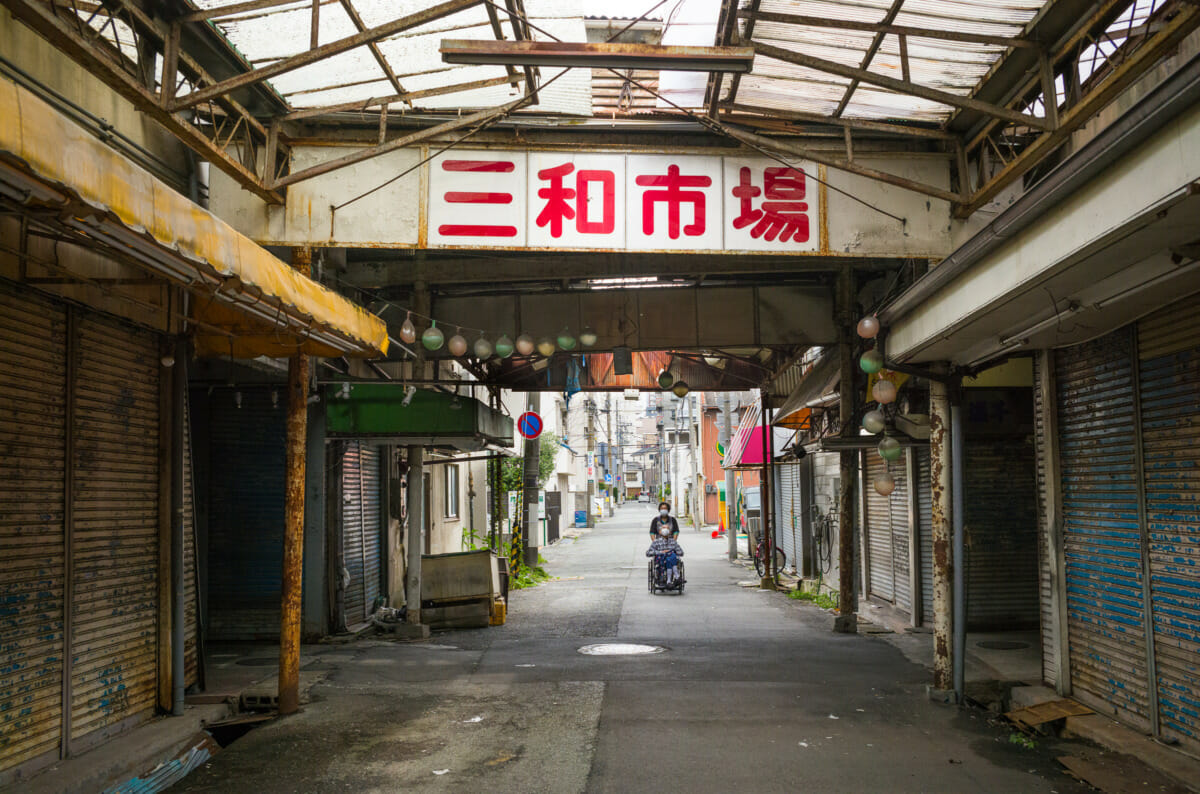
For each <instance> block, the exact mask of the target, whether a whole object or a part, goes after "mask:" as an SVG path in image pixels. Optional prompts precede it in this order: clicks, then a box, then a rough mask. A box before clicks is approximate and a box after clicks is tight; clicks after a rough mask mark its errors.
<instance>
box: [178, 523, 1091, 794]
mask: <svg viewBox="0 0 1200 794" xmlns="http://www.w3.org/2000/svg"><path fill="white" fill-rule="evenodd" d="M652 515H653V513H652V510H651V508H650V507H649V506H648V505H640V504H630V505H627V506H625V507H623V508H621V509H620V510H619V511H618V513H617V516H616V517H615V518H614V519H610V520H608V521H605V522H602V523H601V524H600V525H599V526H598V527H597V528H596V529H595V530H593V531H591V532H588V533H586V534H584V535H583V536H582V537H580V538H579V539H578V540H575V541H570V540H568V541H565V542H563V543H561V544H558V545H556V546H553V547H549V548H547V549H544V550H543V556H544V557H545V558H546V559H547V561H548V564H547V566H546V567H547V570H548V571H549V572H550V573H552V574H553V575H555V576H557V577H558V579H557V580H556V581H552V582H549V583H546V584H544V585H541V586H539V587H537V588H533V589H530V590H523V591H519V592H515V593H514V594H513V596H512V599H511V607H510V613H509V621H508V624H507V625H505V626H502V627H496V628H492V629H480V630H472V631H458V632H446V633H440V634H437V635H435V637H434V638H433V639H432V640H430V641H428V642H422V643H400V642H391V641H384V640H377V639H375V640H361V641H359V642H357V643H354V644H352V645H348V646H340V647H339V646H332V647H330V646H314V647H308V646H306V647H305V649H304V670H305V672H306V674H309V675H320V676H323V678H324V680H323V681H322V682H321V683H320V684H318V685H317V686H315V688H314V689H313V690H312V698H313V700H312V702H311V703H309V704H308V705H307V706H306V707H305V708H304V709H303V711H302V713H300V714H298V715H295V716H292V717H289V718H287V719H284V720H279V721H277V722H274V723H272V724H270V725H268V726H266V727H263V728H259V729H257V730H255V731H252V732H251V733H249V734H247V735H246V736H245V737H244V738H242V739H240V740H239V741H237V742H235V743H234V744H232V745H230V746H229V747H228V748H227V749H225V750H224V751H222V752H221V753H220V754H218V755H217V756H216V757H215V758H214V759H213V760H212V762H211V763H209V764H208V766H207V767H206V768H204V769H201V770H198V771H197V772H196V773H193V775H192V776H191V777H189V778H188V779H187V780H185V781H184V782H183V783H182V784H181V785H180V786H178V787H176V789H175V790H177V791H221V792H257V793H260V794H271V793H273V792H327V791H328V792H333V791H354V792H398V791H404V792H414V791H415V792H425V791H453V792H458V791H470V792H477V791H486V792H488V794H507V792H513V793H514V794H515V793H516V792H521V793H523V794H524V793H525V792H622V793H625V792H658V793H662V792H742V791H753V792H760V793H765V792H776V791H778V792H785V791H786V792H794V791H804V792H875V791H879V792H910V791H911V792H917V791H927V792H968V791H969V792H993V791H994V792H1006V794H1007V793H1008V792H1064V793H1065V792H1076V791H1089V790H1090V789H1088V788H1087V787H1085V786H1083V785H1082V784H1080V783H1077V782H1075V781H1074V780H1073V779H1071V778H1069V777H1067V776H1066V775H1065V774H1064V773H1063V772H1062V771H1061V769H1060V767H1059V766H1058V764H1057V763H1056V762H1055V761H1054V760H1053V759H1054V756H1055V755H1056V754H1057V753H1056V750H1057V748H1056V745H1055V742H1054V741H1053V740H1044V741H1042V742H1039V744H1038V746H1037V747H1035V748H1033V749H1027V748H1025V747H1022V746H1019V745H1017V744H1014V743H1012V742H1010V741H1009V737H1010V734H1011V732H1010V731H1009V730H1008V729H1007V728H1005V727H1003V726H1001V725H998V724H993V723H992V722H990V721H989V715H988V714H987V713H986V712H981V711H978V710H960V709H957V708H953V707H947V706H939V705H935V704H933V703H930V702H929V701H928V700H927V699H926V697H925V685H926V683H927V682H928V681H929V674H928V672H927V671H926V670H924V669H923V668H921V667H919V666H917V665H915V664H913V663H911V662H909V661H907V660H906V659H905V658H904V656H903V655H902V654H901V653H900V652H899V651H898V650H897V649H896V648H894V647H893V646H892V645H890V644H889V643H887V642H885V641H883V640H881V639H879V638H875V637H869V636H843V635H836V634H833V633H832V631H831V626H832V617H831V616H830V615H829V614H828V613H826V612H824V611H822V610H820V609H817V608H816V607H813V606H811V605H808V604H805V603H803V602H797V601H791V600H788V599H787V598H785V597H784V596H783V595H781V594H778V593H769V592H764V591H761V590H758V589H756V588H748V587H742V586H739V581H743V580H746V579H748V578H751V574H748V573H747V572H746V570H745V569H744V568H741V567H738V566H735V565H732V564H730V563H729V562H728V560H727V559H726V558H725V556H724V555H725V549H726V544H725V541H714V540H711V539H710V538H709V537H708V536H706V535H702V534H700V533H698V532H696V531H694V530H692V529H691V528H684V529H683V531H682V533H681V535H680V542H681V544H682V545H683V547H684V549H685V555H686V556H685V561H686V563H687V575H688V583H687V587H686V592H685V593H684V594H683V595H681V596H676V595H671V594H659V595H653V596H652V595H650V593H649V592H648V591H647V587H646V563H645V556H644V554H645V551H646V548H647V547H648V545H649V535H648V524H649V521H650V519H651V517H652ZM600 643H634V644H647V645H653V646H658V647H662V648H664V649H665V650H664V651H662V652H660V653H655V654H648V655H636V656H588V655H584V654H581V653H580V652H579V649H580V648H581V647H583V646H587V645H591V644H600Z"/></svg>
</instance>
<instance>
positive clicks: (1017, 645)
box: [975, 640, 1029, 651]
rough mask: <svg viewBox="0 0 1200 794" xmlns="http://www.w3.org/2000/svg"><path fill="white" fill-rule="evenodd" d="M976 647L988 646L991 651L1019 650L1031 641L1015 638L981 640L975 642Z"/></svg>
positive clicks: (1026, 646)
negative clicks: (1014, 639)
mask: <svg viewBox="0 0 1200 794" xmlns="http://www.w3.org/2000/svg"><path fill="white" fill-rule="evenodd" d="M975 647H976V648H987V649H988V650H989V651H1019V650H1021V649H1022V648H1028V647H1029V643H1027V642H1015V641H1013V640H980V641H979V642H977V643H975Z"/></svg>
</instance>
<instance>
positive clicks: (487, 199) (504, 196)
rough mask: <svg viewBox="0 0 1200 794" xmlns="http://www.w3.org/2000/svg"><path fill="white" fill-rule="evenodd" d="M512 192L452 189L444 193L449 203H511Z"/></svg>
mask: <svg viewBox="0 0 1200 794" xmlns="http://www.w3.org/2000/svg"><path fill="white" fill-rule="evenodd" d="M512 200H513V197H512V193H471V192H468V191H463V190H458V191H456V190H452V191H450V192H449V193H447V194H446V201H447V202H449V203H451V204H512Z"/></svg>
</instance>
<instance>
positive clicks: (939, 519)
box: [929, 380, 954, 701]
mask: <svg viewBox="0 0 1200 794" xmlns="http://www.w3.org/2000/svg"><path fill="white" fill-rule="evenodd" d="M949 433H950V400H949V395H948V394H947V387H946V384H945V383H942V382H940V381H936V380H931V381H930V382H929V463H930V478H929V479H930V487H931V488H932V489H933V494H932V498H931V500H930V501H931V502H932V505H933V509H932V514H931V516H930V524H931V525H930V527H929V530H930V533H931V537H932V539H933V687H932V690H931V692H930V695H931V697H933V698H934V699H935V700H943V701H945V700H948V699H949V698H950V693H951V692H952V690H953V686H954V682H953V678H952V676H951V670H950V631H951V624H950V609H951V601H950V577H951V564H950V513H951V503H950V437H949Z"/></svg>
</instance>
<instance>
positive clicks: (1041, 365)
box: [1033, 352, 1059, 684]
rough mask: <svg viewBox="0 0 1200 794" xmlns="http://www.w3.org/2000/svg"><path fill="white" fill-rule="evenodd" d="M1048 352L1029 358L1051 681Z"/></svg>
mask: <svg viewBox="0 0 1200 794" xmlns="http://www.w3.org/2000/svg"><path fill="white" fill-rule="evenodd" d="M1048 364H1049V361H1048V354H1046V353H1044V352H1043V353H1039V354H1038V355H1036V356H1034V358H1033V382H1034V384H1035V387H1034V389H1033V430H1034V432H1033V444H1034V458H1035V461H1036V462H1035V466H1036V469H1035V473H1036V475H1037V511H1038V522H1037V525H1038V601H1039V603H1040V609H1039V620H1040V621H1041V640H1042V680H1043V681H1045V682H1049V683H1051V684H1052V683H1054V682H1055V681H1057V680H1058V669H1059V668H1058V651H1057V649H1058V643H1057V642H1056V641H1055V636H1054V635H1055V632H1054V600H1053V594H1052V585H1051V581H1050V559H1051V555H1052V554H1053V553H1054V550H1053V549H1051V548H1050V527H1049V526H1048V525H1047V522H1046V518H1045V516H1046V511H1047V507H1048V506H1047V504H1046V502H1047V501H1048V500H1049V498H1050V497H1049V491H1048V487H1047V482H1046V459H1047V458H1048V457H1049V456H1050V455H1051V454H1052V453H1051V450H1050V449H1049V448H1048V446H1047V443H1048V438H1047V432H1048V428H1047V424H1048V423H1047V421H1046V419H1047V417H1046V395H1044V394H1043V393H1042V389H1041V388H1040V384H1041V383H1042V375H1043V373H1044V372H1045V369H1046V367H1047V366H1048Z"/></svg>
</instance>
